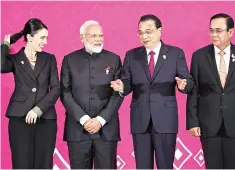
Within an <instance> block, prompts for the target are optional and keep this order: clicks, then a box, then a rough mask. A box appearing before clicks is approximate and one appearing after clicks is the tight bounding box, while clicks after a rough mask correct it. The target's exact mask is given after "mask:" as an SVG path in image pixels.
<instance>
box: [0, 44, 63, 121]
mask: <svg viewBox="0 0 235 170" xmlns="http://www.w3.org/2000/svg"><path fill="white" fill-rule="evenodd" d="M1 55H2V56H1V73H9V72H13V74H14V79H15V90H14V92H13V94H12V96H11V99H10V102H9V105H8V108H7V112H6V116H7V117H11V116H15V117H24V116H26V115H27V113H28V112H29V111H30V110H31V109H32V108H34V107H35V106H38V107H39V108H40V109H41V111H42V112H43V114H42V115H41V118H44V119H56V110H55V106H54V105H55V103H56V101H57V99H58V98H59V96H60V83H59V78H58V70H57V64H56V59H55V56H54V55H52V54H49V53H46V52H39V53H37V61H36V64H35V69H34V70H33V69H32V68H31V66H30V63H29V61H28V59H27V58H26V56H25V53H24V48H22V49H21V50H20V51H19V52H18V53H16V54H9V47H8V46H7V45H4V44H3V45H1ZM3 83H4V82H3Z"/></svg>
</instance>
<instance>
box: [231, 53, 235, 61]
mask: <svg viewBox="0 0 235 170" xmlns="http://www.w3.org/2000/svg"><path fill="white" fill-rule="evenodd" d="M234 61H235V56H234V54H232V62H234Z"/></svg>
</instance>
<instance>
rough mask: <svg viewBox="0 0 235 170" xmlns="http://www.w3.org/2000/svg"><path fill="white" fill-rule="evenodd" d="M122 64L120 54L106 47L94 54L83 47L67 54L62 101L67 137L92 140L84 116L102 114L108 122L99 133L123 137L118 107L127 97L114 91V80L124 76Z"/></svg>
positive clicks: (109, 137) (74, 139)
mask: <svg viewBox="0 0 235 170" xmlns="http://www.w3.org/2000/svg"><path fill="white" fill-rule="evenodd" d="M121 66H122V64H121V60H120V57H119V56H117V55H116V54H114V53H111V52H109V51H106V50H102V51H101V53H99V54H93V55H90V54H89V53H87V52H86V51H85V49H80V50H78V51H75V52H72V53H70V54H68V55H67V56H65V57H64V60H63V64H62V70H61V85H62V96H61V101H62V103H63V104H64V107H65V109H66V121H65V131H64V140H66V141H81V140H89V139H90V135H89V133H88V132H87V131H85V129H84V128H83V126H82V125H81V124H80V118H81V117H82V116H84V115H89V116H90V117H91V118H94V117H96V116H101V117H102V118H103V119H105V120H106V121H107V123H106V124H105V125H104V126H103V127H102V128H101V130H100V132H99V135H100V136H101V138H103V139H104V140H107V141H118V140H120V134H119V118H118V109H119V107H120V105H121V103H122V100H123V99H122V98H121V97H120V96H119V94H118V93H117V92H114V91H113V90H112V88H111V87H110V82H111V81H112V80H116V79H118V78H120V73H121V72H120V70H121ZM108 67H109V68H110V69H109V73H108V74H106V71H105V69H106V68H108Z"/></svg>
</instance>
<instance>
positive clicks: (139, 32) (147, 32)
mask: <svg viewBox="0 0 235 170" xmlns="http://www.w3.org/2000/svg"><path fill="white" fill-rule="evenodd" d="M155 30H157V29H152V30H146V31H144V32H142V31H138V32H137V35H138V36H139V37H142V36H144V35H147V36H152V35H153V32H154V31H155Z"/></svg>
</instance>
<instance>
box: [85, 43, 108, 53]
mask: <svg viewBox="0 0 235 170" xmlns="http://www.w3.org/2000/svg"><path fill="white" fill-rule="evenodd" d="M84 46H85V49H86V50H87V51H88V52H90V53H100V52H101V51H102V49H103V46H104V44H103V43H101V46H100V47H94V44H88V43H85V44H84Z"/></svg>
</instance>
